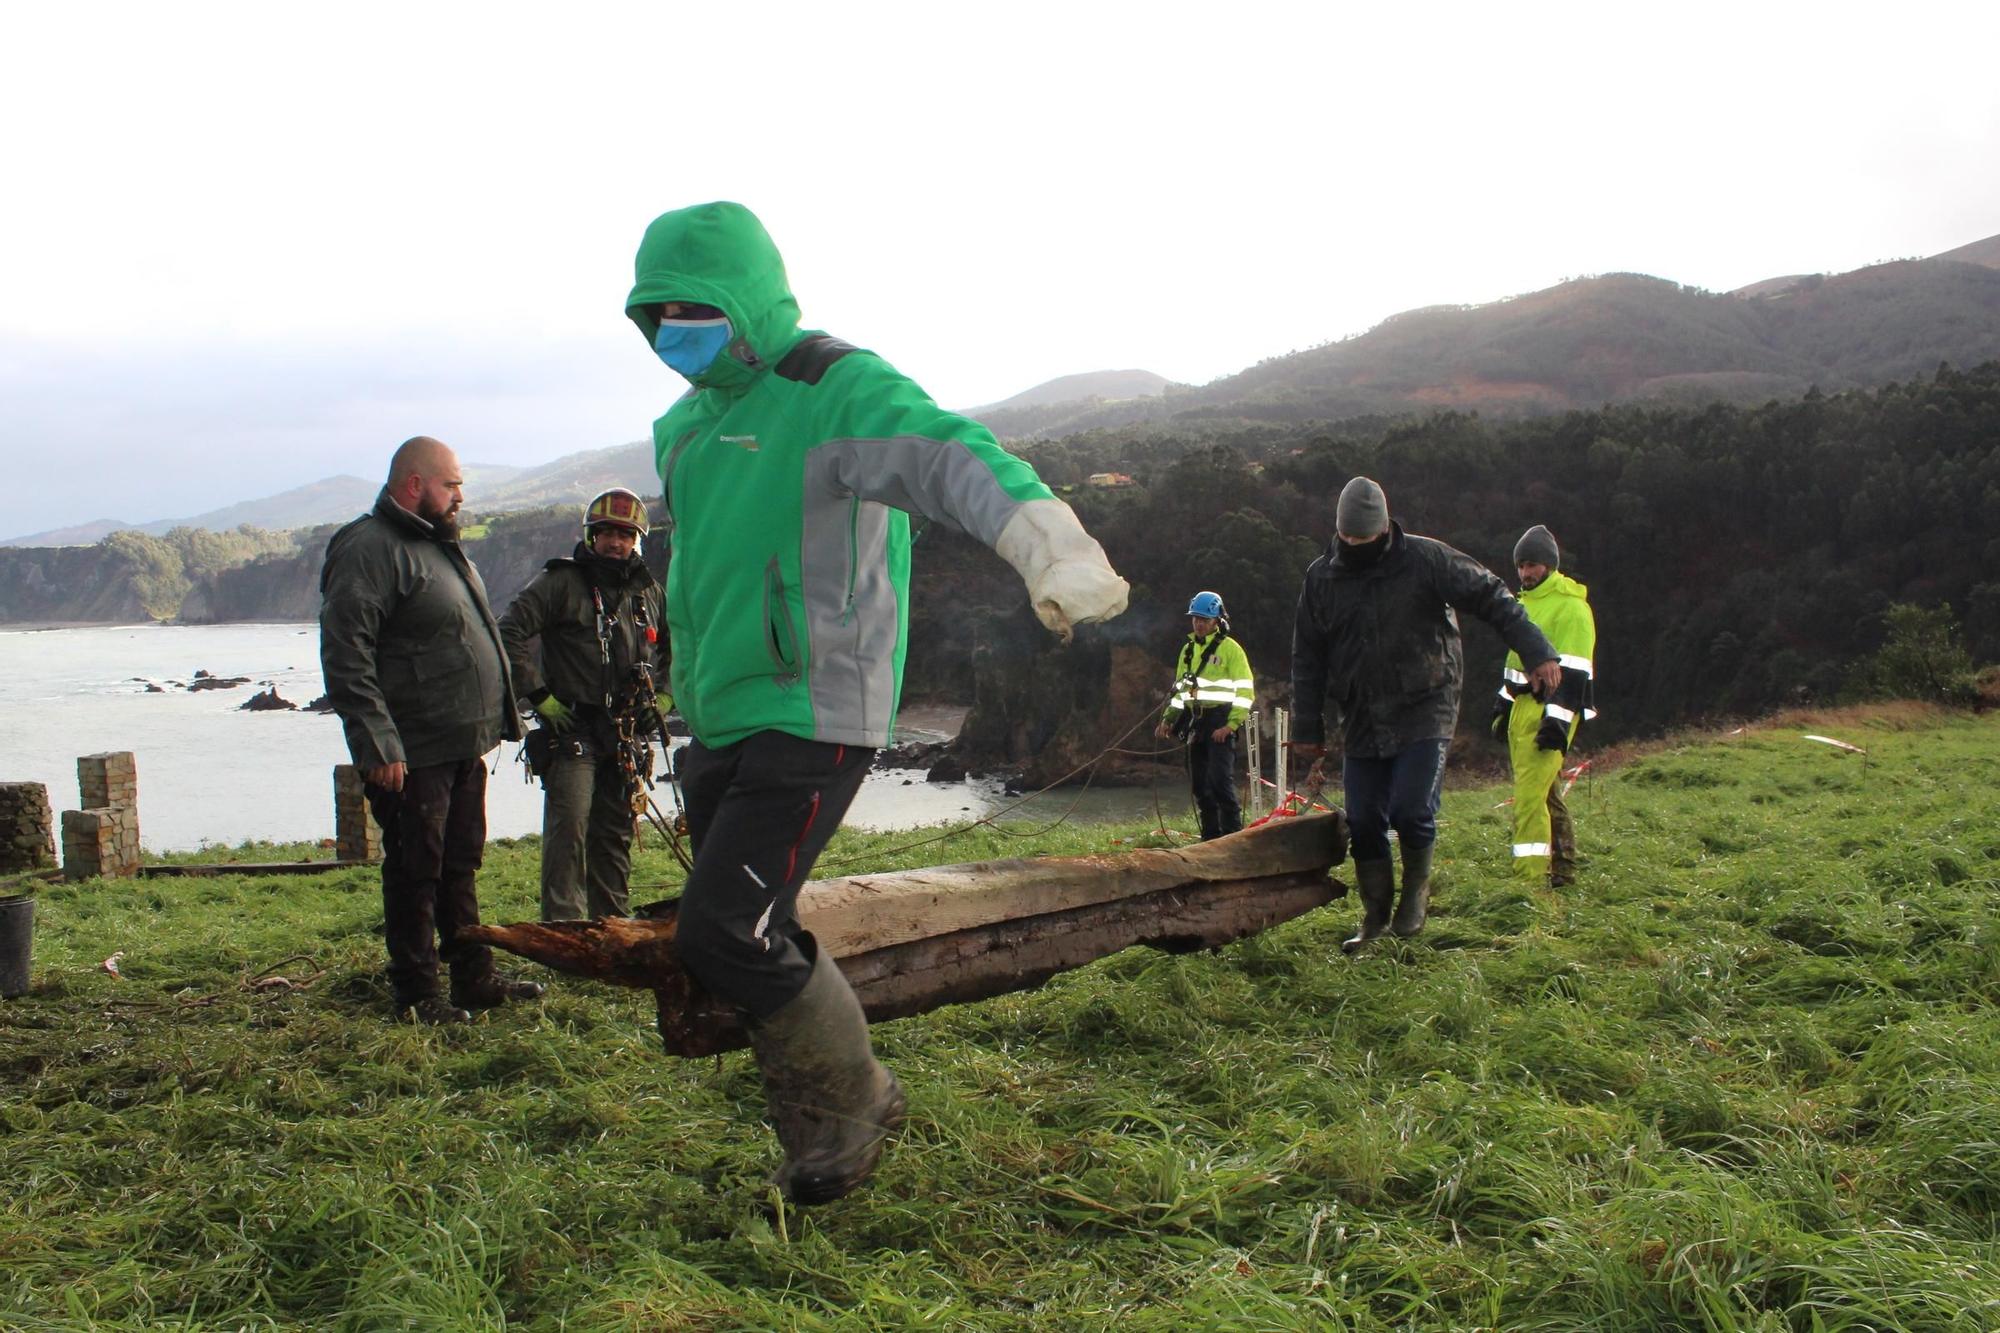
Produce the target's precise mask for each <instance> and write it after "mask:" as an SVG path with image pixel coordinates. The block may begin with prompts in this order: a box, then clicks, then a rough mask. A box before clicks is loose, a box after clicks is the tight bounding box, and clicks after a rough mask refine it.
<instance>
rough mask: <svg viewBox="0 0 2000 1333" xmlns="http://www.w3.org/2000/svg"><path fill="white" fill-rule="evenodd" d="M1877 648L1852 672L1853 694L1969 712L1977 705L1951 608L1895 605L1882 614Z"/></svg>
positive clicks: (1969, 658)
mask: <svg viewBox="0 0 2000 1333" xmlns="http://www.w3.org/2000/svg"><path fill="white" fill-rule="evenodd" d="M1882 626H1883V630H1884V635H1883V641H1882V647H1881V650H1880V651H1879V652H1877V653H1876V654H1875V655H1874V656H1873V657H1868V658H1864V659H1863V660H1862V661H1861V662H1860V663H1859V664H1858V665H1857V666H1856V668H1855V673H1854V685H1855V688H1856V692H1857V693H1859V694H1861V695H1863V696H1864V697H1866V698H1871V699H1921V700H1923V701H1925V702H1927V703H1941V704H1949V705H1951V706H1953V707H1958V708H1970V707H1972V706H1973V705H1974V704H1976V703H1978V702H1979V699H1980V691H1979V687H1978V685H1977V684H1976V683H1975V677H1974V673H1973V668H1972V655H1971V654H1970V653H1968V652H1967V651H1966V650H1965V643H1964V641H1963V640H1962V639H1961V638H1960V637H1959V629H1958V623H1957V622H1956V621H1954V620H1953V619H1952V616H1951V605H1950V603H1940V604H1939V605H1937V606H1934V607H1928V606H1917V605H1914V604H1912V603H1909V602H1898V603H1896V604H1894V605H1893V606H1891V607H1890V608H1889V609H1888V610H1887V611H1884V612H1883V613H1882Z"/></svg>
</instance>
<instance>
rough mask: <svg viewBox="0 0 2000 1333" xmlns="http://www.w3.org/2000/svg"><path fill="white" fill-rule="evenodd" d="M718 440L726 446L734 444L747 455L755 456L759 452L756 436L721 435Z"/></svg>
mask: <svg viewBox="0 0 2000 1333" xmlns="http://www.w3.org/2000/svg"><path fill="white" fill-rule="evenodd" d="M716 438H717V439H719V440H721V441H722V442H723V443H724V444H733V445H735V446H736V447H737V448H738V449H741V450H744V451H745V452H746V453H753V454H754V453H756V452H757V437H756V436H755V435H719V436H717V437H716Z"/></svg>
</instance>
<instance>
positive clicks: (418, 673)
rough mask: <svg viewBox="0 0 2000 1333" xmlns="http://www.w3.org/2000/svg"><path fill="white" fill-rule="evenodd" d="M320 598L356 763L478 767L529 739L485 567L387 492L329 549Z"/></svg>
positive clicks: (332, 694)
mask: <svg viewBox="0 0 2000 1333" xmlns="http://www.w3.org/2000/svg"><path fill="white" fill-rule="evenodd" d="M319 592H320V606H319V663H320V672H321V674H322V675H324V676H325V677H326V694H327V698H329V699H331V700H332V701H333V709H334V711H335V712H336V713H338V714H340V721H341V724H342V725H343V726H344V727H345V728H346V729H347V749H348V753H350V754H352V755H353V756H354V763H355V765H356V767H359V768H362V769H369V768H377V767H380V766H381V765H383V764H394V763H406V764H408V765H409V766H410V767H412V768H425V767H428V766H430V765H432V764H442V763H454V762H457V761H460V760H465V759H477V758H479V757H480V756H481V755H483V754H485V753H486V752H487V751H489V750H491V749H492V748H493V747H494V746H496V745H498V744H499V743H500V741H501V740H502V738H505V739H507V740H510V741H511V740H519V739H520V738H521V728H520V723H519V722H518V721H517V720H516V718H515V716H514V687H513V683H512V682H511V681H510V680H509V678H508V673H507V655H506V653H505V652H504V651H502V649H501V646H500V629H499V626H498V625H497V624H496V623H495V622H494V619H493V609H492V607H490V606H488V605H487V602H486V585H485V584H484V583H483V582H481V581H480V578H479V571H478V570H477V569H475V568H473V565H472V561H471V560H469V559H467V558H466V554H465V552H464V550H463V549H461V548H460V546H459V544H458V543H457V542H456V541H454V540H452V539H450V538H447V537H445V536H444V535H442V534H441V533H440V532H439V531H438V530H437V528H436V527H434V526H433V525H431V524H429V523H426V522H425V521H424V520H423V519H421V518H419V517H417V516H416V515H415V514H412V513H411V512H410V511H409V510H407V509H405V508H403V507H402V506H401V505H399V504H397V503H396V502H395V501H394V500H392V499H390V498H389V492H388V488H387V487H384V488H383V491H382V494H381V495H380V496H378V497H377V498H376V500H375V509H374V512H372V513H369V514H366V515H363V516H362V517H360V518H357V519H355V520H354V521H353V522H352V523H349V524H348V525H347V526H346V527H344V528H342V529H341V530H340V531H339V532H336V533H334V534H333V539H332V540H331V541H329V542H328V543H327V544H326V563H325V564H324V565H323V566H321V568H320V575H319Z"/></svg>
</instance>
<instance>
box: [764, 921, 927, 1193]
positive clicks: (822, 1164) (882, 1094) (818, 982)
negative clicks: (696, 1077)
mask: <svg viewBox="0 0 2000 1333" xmlns="http://www.w3.org/2000/svg"><path fill="white" fill-rule="evenodd" d="M750 1048H751V1050H752V1051H753V1052H754V1053H755V1055H756V1057H757V1067H758V1069H759V1070H761V1071H762V1073H763V1075H764V1090H765V1094H766V1096H767V1098H768V1105H769V1107H770V1111H771V1127H772V1128H773V1129H775V1130H776V1131H777V1133H778V1142H779V1144H780V1145H782V1146H783V1148H784V1150H785V1160H784V1162H783V1163H782V1164H781V1165H780V1166H779V1167H778V1169H777V1170H776V1171H774V1172H772V1173H771V1184H773V1185H776V1186H777V1187H778V1189H779V1191H780V1192H781V1193H783V1195H784V1196H785V1198H786V1199H788V1200H790V1201H791V1202H793V1203H795V1204H801V1205H807V1204H821V1203H831V1202H833V1201H834V1200H835V1199H838V1198H841V1197H843V1196H844V1195H847V1194H850V1193H852V1192H853V1191H854V1190H856V1189H858V1188H859V1187H860V1186H861V1185H862V1184H863V1183H864V1182H866V1181H867V1179H868V1178H869V1177H870V1176H871V1175H873V1174H874V1173H875V1165H876V1163H877V1162H879V1161H880V1160H881V1157H882V1149H883V1146H884V1144H885V1142H886V1140H887V1139H888V1137H889V1135H890V1134H891V1133H893V1132H894V1131H895V1130H896V1129H897V1128H898V1127H900V1126H901V1125H902V1123H903V1111H904V1107H905V1104H906V1103H905V1100H904V1097H903V1089H902V1086H901V1085H900V1084H898V1083H897V1082H896V1076H895V1075H894V1074H891V1073H890V1072H889V1071H888V1070H887V1069H884V1068H883V1067H882V1065H881V1063H880V1062H879V1061H877V1060H876V1059H875V1053H874V1051H872V1050H871V1049H870V1048H869V1045H868V1020H867V1018H866V1017H864V1016H863V1015H862V1012H861V1002H860V1001H859V1000H857V999H855V998H854V991H853V989H852V988H850V987H849V986H848V984H847V978H846V977H844V976H842V975H841V973H840V968H839V967H837V966H836V965H835V964H834V961H833V959H832V958H830V957H829V956H827V955H826V954H824V953H819V954H818V955H817V957H816V958H815V959H814V962H813V971H812V976H811V977H810V978H809V979H808V980H807V981H806V987H805V989H804V990H802V991H800V992H799V993H798V996H797V997H796V998H794V999H793V1000H792V1002H791V1003H789V1004H787V1005H786V1006H785V1007H784V1008H782V1009H780V1010H779V1011H778V1012H777V1013H775V1014H772V1015H771V1016H770V1017H769V1018H767V1019H765V1020H763V1021H762V1022H761V1023H752V1024H751V1025H750Z"/></svg>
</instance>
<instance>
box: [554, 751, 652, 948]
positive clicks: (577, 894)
mask: <svg viewBox="0 0 2000 1333" xmlns="http://www.w3.org/2000/svg"><path fill="white" fill-rule="evenodd" d="M632 828H633V823H632V807H631V805H630V804H628V803H627V800H626V793H625V775H624V773H623V772H621V771H620V770H619V766H618V760H617V759H616V758H615V757H612V758H599V757H597V756H595V755H591V754H576V753H573V752H572V753H569V754H560V753H559V754H558V755H557V756H556V757H555V758H554V759H553V760H551V761H550V764H549V771H548V772H547V773H545V774H543V775H542V920H544V921H578V920H582V919H584V918H586V917H605V916H630V915H631V900H630V898H629V896H628V894H627V891H626V882H627V881H628V880H629V879H630V878H631V876H632Z"/></svg>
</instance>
